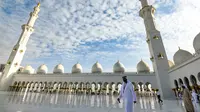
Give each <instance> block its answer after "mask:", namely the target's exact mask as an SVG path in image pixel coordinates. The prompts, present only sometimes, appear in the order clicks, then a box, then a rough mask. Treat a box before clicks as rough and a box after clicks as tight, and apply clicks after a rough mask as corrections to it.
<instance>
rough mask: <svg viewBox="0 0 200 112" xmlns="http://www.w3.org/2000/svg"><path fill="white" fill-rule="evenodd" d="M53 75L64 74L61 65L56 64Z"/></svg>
mask: <svg viewBox="0 0 200 112" xmlns="http://www.w3.org/2000/svg"><path fill="white" fill-rule="evenodd" d="M53 73H55V74H57V73H58V74H59V73H64V66H63V65H62V64H58V65H56V66H55V68H54V70H53Z"/></svg>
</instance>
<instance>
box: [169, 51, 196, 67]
mask: <svg viewBox="0 0 200 112" xmlns="http://www.w3.org/2000/svg"><path fill="white" fill-rule="evenodd" d="M192 57H193V56H192V54H191V53H190V52H188V51H186V50H182V49H180V48H179V50H178V51H177V52H176V53H175V54H174V57H173V58H174V63H175V65H179V64H181V63H183V62H185V61H187V60H188V59H190V58H192Z"/></svg>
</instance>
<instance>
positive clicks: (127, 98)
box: [117, 76, 137, 112]
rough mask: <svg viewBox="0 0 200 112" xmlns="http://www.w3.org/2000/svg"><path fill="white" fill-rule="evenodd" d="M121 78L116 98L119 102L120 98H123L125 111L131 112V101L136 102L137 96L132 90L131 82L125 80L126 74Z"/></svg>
mask: <svg viewBox="0 0 200 112" xmlns="http://www.w3.org/2000/svg"><path fill="white" fill-rule="evenodd" d="M122 79H123V84H122V86H121V91H120V95H119V98H118V99H117V100H118V102H119V103H120V99H121V98H123V100H124V104H125V112H133V102H134V103H136V100H137V97H136V94H135V92H134V89H133V85H132V83H131V82H130V81H129V80H127V77H126V76H123V77H122Z"/></svg>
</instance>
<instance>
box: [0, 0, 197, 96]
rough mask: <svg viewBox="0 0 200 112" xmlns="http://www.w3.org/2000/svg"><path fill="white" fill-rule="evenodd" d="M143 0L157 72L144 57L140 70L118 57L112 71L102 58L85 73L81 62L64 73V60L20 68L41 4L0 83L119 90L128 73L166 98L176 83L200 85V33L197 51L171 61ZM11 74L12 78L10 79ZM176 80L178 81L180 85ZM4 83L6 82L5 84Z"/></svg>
mask: <svg viewBox="0 0 200 112" xmlns="http://www.w3.org/2000/svg"><path fill="white" fill-rule="evenodd" d="M140 1H141V3H142V6H143V8H142V9H141V10H140V16H141V17H142V18H143V19H144V23H145V26H146V33H147V44H148V45H149V51H150V54H151V58H150V59H151V60H152V63H153V68H154V70H155V72H150V69H149V66H148V65H147V64H146V63H145V62H143V61H142V60H141V61H140V62H139V63H138V65H137V72H126V71H125V67H124V65H123V64H122V63H121V62H119V61H118V62H116V63H115V64H114V65H113V72H111V73H104V72H103V67H102V66H101V64H100V63H99V62H96V63H95V64H94V65H93V66H92V67H91V73H82V66H81V64H79V63H77V64H75V65H74V66H73V67H72V73H64V66H63V65H61V64H59V65H56V66H55V68H54V70H53V73H48V65H45V64H43V65H41V66H39V67H38V69H37V70H36V71H34V68H32V67H31V66H26V67H25V68H22V70H21V72H17V70H18V69H19V68H20V65H19V64H20V63H21V60H22V59H23V55H24V52H25V48H26V44H27V41H28V38H29V36H30V35H29V34H31V32H29V30H28V31H26V30H25V29H26V28H25V27H28V28H29V27H30V28H31V29H33V28H32V27H33V25H34V22H35V20H36V19H37V17H38V16H37V14H38V12H39V5H38V6H36V7H35V8H34V12H33V13H31V17H30V19H29V21H28V23H27V25H25V26H24V27H23V28H25V29H24V30H23V33H22V34H24V33H28V34H27V35H28V36H27V35H26V36H23V35H22V36H21V37H20V40H19V41H18V43H17V45H19V48H23V52H21V49H19V48H17V49H15V47H14V50H13V51H12V53H11V55H10V58H9V59H8V62H10V61H11V63H8V64H7V65H6V67H5V69H4V72H3V76H2V79H1V87H3V88H4V90H5V89H8V86H10V88H9V89H12V90H13V89H14V90H18V89H22V90H23V89H25V90H26V91H27V90H30V91H32V90H35V91H37V92H40V91H41V90H43V91H45V90H47V91H49V90H56V89H58V91H60V89H65V90H66V89H67V88H68V89H70V88H71V90H72V87H75V88H82V89H83V88H92V86H93V88H97V90H101V89H105V88H106V90H107V89H111V90H112V89H113V88H118V90H119V85H120V84H121V83H122V79H121V77H122V76H128V79H129V80H130V81H131V82H132V83H133V86H135V89H139V91H142V92H143V91H146V90H147V89H150V91H152V89H154V90H155V89H159V90H161V93H162V92H164V94H163V95H164V97H165V98H167V97H170V96H172V88H177V86H178V87H180V86H182V85H186V86H188V81H189V83H190V84H189V86H192V84H193V85H195V84H196V85H199V84H200V70H199V65H200V55H199V52H198V51H199V48H200V46H199V43H200V36H199V35H197V36H196V37H195V39H194V43H193V46H194V48H195V51H196V54H195V55H192V54H191V53H189V52H188V51H185V50H182V49H179V50H178V51H177V52H176V53H175V55H174V62H175V64H174V63H173V62H172V61H168V59H167V55H166V53H165V49H164V46H163V43H162V38H161V35H160V32H159V31H158V30H157V29H156V26H155V24H154V17H153V14H154V11H155V9H154V8H153V7H152V6H149V5H148V3H147V0H140ZM198 41H199V42H198ZM18 51H19V52H18ZM20 53H22V54H20ZM15 60H16V61H19V63H18V64H17V65H16V63H15V62H13V61H15ZM83 68H84V67H83ZM191 75H194V76H191ZM8 77H9V80H10V81H8V80H7V79H8ZM184 77H187V78H184ZM179 79H182V82H181V83H179V82H180V81H179ZM184 79H188V81H184ZM175 80H176V81H175ZM8 82H9V83H8ZM174 82H178V85H177V84H175V83H174ZM185 82H186V83H185ZM5 84H7V85H6V86H5ZM150 85H151V86H150ZM80 86H81V87H80ZM94 86H95V87H94ZM98 88H99V89H98ZM144 89H146V90H144ZM91 91H94V90H91ZM114 91H115V90H114Z"/></svg>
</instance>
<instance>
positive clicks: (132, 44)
mask: <svg viewBox="0 0 200 112" xmlns="http://www.w3.org/2000/svg"><path fill="white" fill-rule="evenodd" d="M148 1H149V4H150V5H153V6H154V7H155V8H156V9H157V10H156V13H155V23H156V26H157V28H158V30H159V31H160V32H161V35H162V39H163V42H164V46H165V49H166V52H167V56H168V59H169V60H172V61H173V55H174V53H175V52H176V51H177V50H178V46H179V47H180V48H181V49H184V50H187V51H189V52H191V53H194V48H193V39H194V38H195V36H196V35H197V34H198V33H199V32H200V23H199V20H200V16H199V14H200V7H199V6H200V1H199V0H148ZM36 2H37V0H0V40H1V41H0V52H1V53H0V63H6V61H7V59H8V57H9V55H10V52H11V50H12V48H13V47H14V45H15V44H16V42H17V40H18V39H19V36H20V34H21V31H22V30H21V25H23V24H26V23H27V21H28V18H29V14H30V12H31V11H33V7H34V6H36V4H37V3H36ZM40 2H41V7H40V9H41V10H40V12H39V18H38V19H37V21H36V23H35V26H34V29H35V31H34V33H33V34H32V35H31V37H30V40H29V42H28V44H27V50H26V53H25V56H24V59H23V61H22V64H21V65H22V66H26V65H31V66H32V67H33V68H34V69H37V68H38V67H39V66H40V65H42V64H46V65H47V67H48V69H49V72H52V71H53V68H54V67H55V66H56V65H57V64H60V63H61V64H63V65H64V67H65V72H67V73H68V72H71V68H72V66H73V65H74V64H76V63H77V62H79V63H80V64H81V65H82V67H83V72H91V68H92V65H93V64H94V63H95V62H97V61H98V62H99V63H100V64H101V65H102V67H103V72H112V71H113V65H114V64H115V63H116V62H117V60H120V62H121V63H122V64H124V66H125V68H126V71H127V72H135V71H136V66H137V63H138V62H139V61H140V60H141V59H142V60H143V61H145V62H146V63H147V64H148V65H149V66H150V68H151V70H152V63H151V61H150V59H149V58H150V55H149V49H148V45H147V43H146V32H145V27H144V22H143V19H142V18H141V17H139V10H140V9H141V4H140V2H139V0H40Z"/></svg>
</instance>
